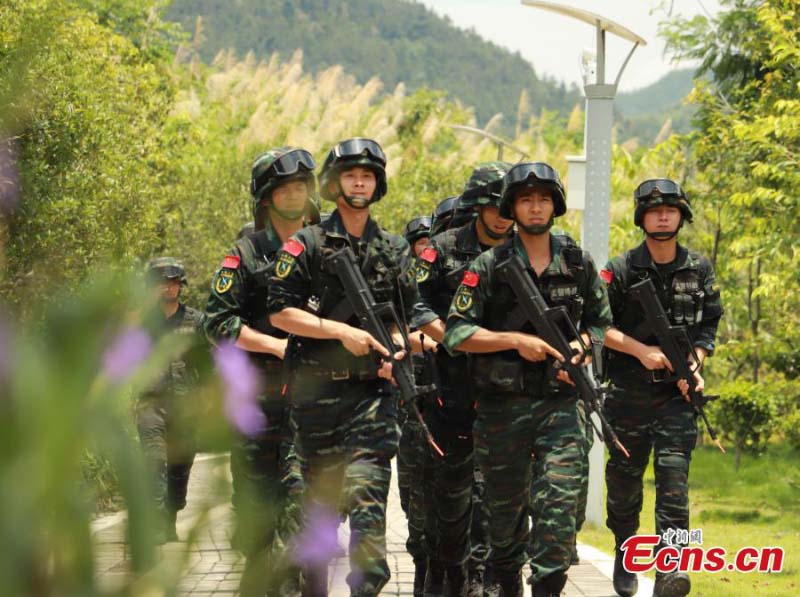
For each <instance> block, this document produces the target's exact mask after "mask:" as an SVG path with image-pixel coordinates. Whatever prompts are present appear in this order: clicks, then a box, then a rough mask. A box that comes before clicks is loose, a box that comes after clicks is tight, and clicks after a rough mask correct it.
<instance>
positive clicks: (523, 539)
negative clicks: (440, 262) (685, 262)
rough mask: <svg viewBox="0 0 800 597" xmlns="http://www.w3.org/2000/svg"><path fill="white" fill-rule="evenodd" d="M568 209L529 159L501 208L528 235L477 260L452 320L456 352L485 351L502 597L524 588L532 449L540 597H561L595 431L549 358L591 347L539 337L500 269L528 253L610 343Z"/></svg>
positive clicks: (493, 559)
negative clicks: (587, 434) (588, 432)
mask: <svg viewBox="0 0 800 597" xmlns="http://www.w3.org/2000/svg"><path fill="white" fill-rule="evenodd" d="M565 211H566V202H565V200H564V189H563V187H562V185H561V181H560V179H559V177H558V174H557V173H556V172H555V171H554V170H553V169H552V168H551V167H550V166H548V165H547V164H543V163H539V162H535V163H534V162H523V163H520V164H517V165H515V166H514V167H513V168H511V169H510V170H509V172H508V173H507V174H506V176H505V177H504V181H503V192H502V199H501V203H500V214H501V215H503V216H504V217H507V218H513V219H514V220H515V221H516V223H517V235H516V236H514V237H513V238H512V239H510V240H509V241H507V242H505V243H503V244H502V245H500V246H499V247H495V248H493V249H491V250H489V251H486V252H485V253H482V254H481V255H480V256H479V257H478V258H477V259H476V260H475V261H473V263H472V265H471V266H470V267H469V268H468V270H467V271H466V272H464V276H463V278H462V281H461V284H460V285H459V287H458V289H457V290H456V293H455V297H454V299H453V303H452V304H451V307H450V312H449V316H448V319H447V332H446V334H445V338H444V345H445V347H446V348H447V350H449V351H455V350H464V351H468V352H471V353H474V354H473V355H472V357H471V358H472V361H473V366H472V372H473V382H474V384H475V388H476V390H475V391H476V394H477V421H476V424H475V448H476V453H477V456H478V460H479V463H480V465H481V470H482V472H483V475H484V479H485V483H486V502H487V505H488V510H489V536H490V546H491V548H490V552H489V557H488V561H487V567H486V577H487V578H486V584H487V589H486V590H487V593H488V594H491V595H505V596H509V595H511V596H514V597H516V596H518V595H522V581H521V577H520V571H521V569H522V566H523V564H524V562H525V558H526V543H527V539H528V512H529V510H528V504H529V494H530V491H531V482H532V480H531V474H530V473H531V461H530V458H529V457H526V455H527V454H531V453H534V455H535V462H534V466H533V476H534V479H536V478H543V479H544V480H545V481H544V483H543V485H544V488H545V489H544V490H543V491H542V492H541V493H540V496H539V498H538V501H539V505H538V507H539V511H540V516H539V520H538V521H537V526H536V528H537V532H536V536H535V537H533V549H532V557H531V569H532V572H533V576H532V579H531V580H532V584H533V595H534V596H539V597H540V596H548V597H549V596H555V595H559V594H560V593H561V589H562V588H563V587H564V585H565V583H566V571H567V569H568V568H569V565H570V559H571V551H572V545H573V543H574V539H575V513H576V507H577V500H578V492H579V489H580V473H581V458H582V453H583V442H584V441H585V440H584V430H583V426H582V423H581V419H580V416H579V405H578V402H577V400H576V394H575V390H574V388H573V387H572V386H570V385H568V384H569V382H570V381H571V380H569V377H568V376H567V375H566V373H565V372H564V371H563V370H558V372H557V373H555V372H556V371H557V370H556V369H555V368H553V367H552V366H551V364H550V363H552V361H550V362H548V360H547V359H548V356H550V357H554V358H555V359H557V360H563V359H564V358H565V357H566V358H574V359H576V360H577V359H580V358H582V357H583V355H580V354H578V355H576V356H575V357H572V355H560V354H559V353H558V352H557V351H556V350H555V349H553V347H551V346H550V345H549V344H547V343H545V342H544V341H543V340H542V339H541V338H539V337H538V336H535V335H534V334H533V333H532V332H533V327H532V326H531V324H530V323H529V322H527V320H525V319H524V316H523V317H520V316H518V310H515V307H516V305H517V299H516V296H515V295H514V293H513V291H512V289H511V287H510V286H509V284H508V283H507V282H505V281H504V280H502V279H500V277H498V275H497V274H496V271H495V268H496V266H497V265H498V264H500V263H502V262H503V261H505V260H506V259H508V258H510V257H511V256H512V255H514V254H517V255H519V256H520V257H521V258H522V259H523V261H524V262H525V263H526V264H527V265H528V267H529V269H528V271H529V274H530V276H531V278H532V279H533V282H534V283H535V284H536V285H537V286H538V287H539V289H540V290H541V293H542V295H543V296H544V298H545V301H547V303H548V304H549V305H550V306H564V307H565V308H566V310H567V312H568V313H569V316H570V318H571V319H572V321H573V322H574V324H575V326H576V327H577V328H578V329H579V330H580V331H581V333H582V335H583V337H584V338H583V339H584V342H586V343H587V344H588V341H589V340H590V337H594V338H596V339H598V340H602V338H603V335H604V331H605V328H606V327H608V325H609V324H610V323H611V314H610V309H609V307H608V299H607V296H606V293H605V289H604V287H603V285H602V283H601V282H600V280H599V278H598V277H597V274H596V270H595V266H594V263H593V262H592V259H591V257H590V256H589V255H588V253H586V252H584V251H582V250H581V249H580V248H578V247H577V246H576V245H575V244H574V242H572V240H571V239H569V237H566V236H560V235H554V234H551V233H550V227H551V226H552V224H553V219H554V218H555V217H557V216H560V215H562V214H564V213H565ZM576 346H577V343H576ZM576 350H577V348H576ZM565 382H566V383H565Z"/></svg>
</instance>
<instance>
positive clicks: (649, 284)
mask: <svg viewBox="0 0 800 597" xmlns="http://www.w3.org/2000/svg"><path fill="white" fill-rule="evenodd" d="M628 292H629V293H630V294H631V296H633V298H634V299H636V300H637V301H638V302H639V304H640V305H641V306H642V309H643V310H644V317H645V319H646V320H647V323H648V325H649V326H650V329H651V330H652V331H653V333H654V334H655V336H656V338H657V339H658V345H659V347H660V348H661V351H662V352H663V353H664V356H666V357H667V360H669V362H670V364H671V365H672V369H673V371H674V373H675V375H674V378H670V379H675V380H678V379H685V380H686V383H687V384H688V385H689V392H688V393H689V402H690V403H691V405H692V408H693V409H694V412H695V413H697V415H698V416H700V418H702V419H703V422H704V423H705V425H706V429H707V430H708V435H710V436H711V441H713V442H714V443H715V444H716V445H717V447H718V448H719V449H720V450H721V451H722V452H725V448H723V447H722V444H721V443H720V441H719V439H717V432H716V431H715V430H714V428H713V427H712V426H711V423H709V421H708V417H706V412H705V410H704V409H703V407H704V406H705V404H706V403H707V402H708V401H709V400H714V399H715V398H718V396H706V395H705V394H703V393H702V392H697V391H696V390H695V389H694V371H693V370H692V368H691V367H690V366H689V362H688V360H687V358H686V357H687V355H689V354H691V355H692V356H693V357H694V360H695V363H697V367H698V368H699V367H700V359H699V358H698V357H697V351H695V349H694V346H692V343H691V342H690V341H689V336H688V334H687V333H686V327H684V326H682V325H670V321H669V318H668V317H667V313H666V312H665V311H664V307H663V306H662V305H661V301H659V300H658V294H657V293H656V287H655V286H653V281H652V280H651V279H650V278H647V279H645V280H642V281H641V282H637V283H636V284H634V285H633V286H631V287H630V288H629V289H628ZM695 370H696V369H695Z"/></svg>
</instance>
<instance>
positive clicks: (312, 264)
mask: <svg viewBox="0 0 800 597" xmlns="http://www.w3.org/2000/svg"><path fill="white" fill-rule="evenodd" d="M347 246H349V247H351V248H352V249H353V252H354V253H355V255H356V257H357V259H358V260H359V262H360V263H361V264H362V266H361V268H362V272H363V274H364V277H365V279H366V281H367V283H368V284H369V286H370V288H371V290H372V293H373V295H374V296H375V299H376V300H377V301H390V302H392V303H394V304H395V305H397V306H400V305H402V306H403V307H404V308H405V314H406V316H407V318H408V320H409V324H410V325H412V326H415V327H417V326H419V325H424V324H425V323H427V322H429V321H432V320H434V319H435V315H434V314H433V313H431V312H429V311H427V310H426V309H425V308H424V307H423V305H422V304H421V303H420V300H419V295H418V292H417V287H416V284H415V282H414V279H413V275H412V272H413V261H412V258H411V254H410V248H409V246H408V243H407V242H406V241H405V240H404V239H403V238H402V237H398V236H396V235H393V234H389V233H387V232H385V231H383V230H381V229H380V228H379V226H378V225H377V224H376V223H375V221H374V220H372V219H369V220H368V221H367V224H366V228H365V230H364V233H363V236H362V237H361V238H360V239H355V238H353V237H350V236H349V235H348V233H347V231H346V230H345V228H344V224H343V222H342V218H341V215H340V214H339V212H338V210H337V211H334V212H333V214H332V215H331V217H330V218H329V219H328V220H326V221H325V222H324V223H322V224H319V225H316V226H311V227H309V228H305V229H303V230H301V231H300V232H298V233H297V234H296V235H295V236H293V237H292V239H290V241H288V242H287V243H286V244H285V245H284V247H283V249H282V250H281V251H280V252H279V253H278V256H277V264H276V268H275V271H274V275H273V277H272V278H271V279H270V284H269V301H268V309H269V312H270V313H277V312H279V311H281V310H283V309H286V308H289V307H296V308H300V309H305V310H308V311H310V312H313V313H315V314H317V315H319V316H320V317H323V318H327V319H337V320H345V321H346V322H347V323H350V324H352V325H354V326H359V324H358V321H357V320H356V319H354V318H353V317H352V316H351V314H352V310H350V309H349V308H348V303H347V300H346V297H345V295H344V291H343V288H342V285H341V283H340V281H339V278H338V276H337V275H336V272H335V270H333V269H332V267H331V265H332V263H331V261H330V260H329V256H330V255H331V254H332V253H333V252H335V251H336V250H338V249H341V248H343V247H347ZM292 358H293V362H294V372H293V383H292V390H291V393H292V400H293V403H292V422H293V425H294V427H295V430H296V434H297V435H296V438H297V448H298V452H299V454H300V456H301V461H302V463H303V474H304V478H305V480H306V483H307V485H308V487H309V490H310V491H311V492H312V498H313V499H316V500H318V501H320V502H322V503H323V504H324V505H326V506H327V507H328V508H330V509H334V508H337V507H339V505H340V504H342V505H343V506H344V509H345V510H346V513H347V515H348V516H349V518H350V529H351V535H350V564H351V572H350V574H349V575H348V579H347V580H348V584H349V585H350V587H351V592H352V594H354V595H376V594H378V593H379V592H380V590H381V588H382V587H383V586H384V585H385V584H386V582H387V581H388V579H389V567H388V564H387V562H386V537H385V533H386V499H387V495H388V491H389V480H390V476H391V467H390V460H391V458H392V457H393V456H394V455H395V453H396V452H397V443H398V427H397V404H396V400H395V395H394V392H393V390H392V386H391V384H390V383H389V382H388V381H386V380H384V379H380V378H378V377H377V367H378V362H377V360H376V358H375V357H374V356H367V357H355V356H353V355H352V354H351V353H349V352H348V351H347V350H346V349H345V348H344V347H343V346H342V344H341V343H340V342H339V341H338V340H314V339H311V338H299V337H298V338H297V342H296V343H294V347H293V354H292ZM343 489H344V490H345V494H344V496H342V495H341V494H342V491H343ZM323 573H324V571H322V570H318V571H317V575H319V574H323ZM318 590H319V591H324V589H322V588H318Z"/></svg>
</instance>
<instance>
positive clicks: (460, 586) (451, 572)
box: [445, 564, 468, 597]
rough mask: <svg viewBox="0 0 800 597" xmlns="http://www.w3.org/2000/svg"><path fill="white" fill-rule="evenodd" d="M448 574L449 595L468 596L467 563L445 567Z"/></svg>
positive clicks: (454, 596) (450, 596)
mask: <svg viewBox="0 0 800 597" xmlns="http://www.w3.org/2000/svg"><path fill="white" fill-rule="evenodd" d="M445 575H446V576H447V591H446V592H445V595H447V597H468V593H467V588H468V582H467V565H466V564H461V565H460V566H447V567H446V568H445Z"/></svg>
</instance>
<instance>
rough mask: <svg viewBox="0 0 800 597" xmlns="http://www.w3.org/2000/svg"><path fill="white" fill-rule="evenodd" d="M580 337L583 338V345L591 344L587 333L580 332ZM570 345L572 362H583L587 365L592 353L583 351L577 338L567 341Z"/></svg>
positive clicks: (590, 360)
mask: <svg viewBox="0 0 800 597" xmlns="http://www.w3.org/2000/svg"><path fill="white" fill-rule="evenodd" d="M581 338H582V339H583V346H591V345H592V340H591V338H589V334H581ZM569 345H570V346H571V347H572V352H573V354H574V356H573V357H572V362H573V363H575V364H576V365H577V364H578V363H583V364H584V365H589V364H590V363H591V362H592V353H591V351H590V352H588V353H587V352H584V350H583V347H582V346H581V343H580V342H579V341H578V340H573V341H572V342H570V343H569Z"/></svg>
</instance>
